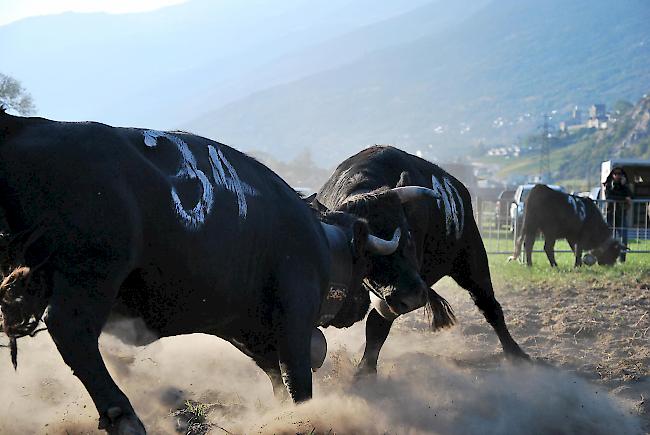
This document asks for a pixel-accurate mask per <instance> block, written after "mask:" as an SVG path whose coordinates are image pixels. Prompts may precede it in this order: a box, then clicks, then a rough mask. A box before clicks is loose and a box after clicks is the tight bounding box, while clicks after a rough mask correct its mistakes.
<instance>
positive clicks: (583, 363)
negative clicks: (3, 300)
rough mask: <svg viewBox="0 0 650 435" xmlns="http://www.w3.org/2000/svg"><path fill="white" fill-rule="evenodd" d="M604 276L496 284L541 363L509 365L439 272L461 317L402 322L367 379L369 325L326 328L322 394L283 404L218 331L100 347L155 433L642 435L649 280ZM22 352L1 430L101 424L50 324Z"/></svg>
mask: <svg viewBox="0 0 650 435" xmlns="http://www.w3.org/2000/svg"><path fill="white" fill-rule="evenodd" d="M599 282H600V281H597V280H594V281H593V282H592V283H589V282H587V283H586V284H584V283H583V284H581V285H573V284H571V285H570V284H563V285H553V286H550V285H537V284H536V285H535V286H530V287H518V288H512V287H510V286H508V285H502V286H501V288H498V289H497V297H498V299H499V301H500V302H501V304H502V305H503V307H504V311H505V314H506V319H507V321H508V324H509V326H510V330H511V333H512V335H513V337H514V338H515V339H516V340H517V341H518V342H519V343H520V344H521V346H522V347H523V348H524V349H525V350H526V351H527V352H528V353H529V354H530V355H531V357H533V361H534V362H533V363H532V364H514V365H513V364H510V363H508V362H506V361H505V360H504V359H503V357H502V354H501V350H500V346H499V343H498V340H497V339H496V336H495V334H494V333H493V332H492V330H491V328H490V327H489V326H488V325H487V323H486V322H485V320H484V319H483V317H482V316H481V314H480V313H479V312H478V310H477V309H476V308H475V307H474V305H473V303H472V302H471V300H470V298H469V295H468V294H467V292H465V291H464V290H462V289H460V288H458V287H457V286H456V285H455V284H453V282H451V281H449V280H445V281H443V282H441V283H439V284H438V285H437V286H436V289H437V290H438V291H439V292H440V293H441V294H443V295H444V296H445V297H446V298H447V299H448V300H449V302H450V303H451V304H452V306H453V307H454V309H455V312H456V315H457V318H458V320H459V322H458V324H457V325H456V326H454V327H453V328H451V329H448V330H445V331H442V332H436V333H431V332H429V331H427V330H426V318H425V316H424V314H423V313H422V312H415V313H412V314H410V315H408V316H405V317H403V318H401V319H399V320H398V322H397V325H396V328H395V329H394V331H392V333H391V336H390V337H389V340H388V342H387V343H386V345H385V348H384V351H383V353H382V357H381V359H380V368H379V376H378V378H377V380H374V381H373V380H365V381H360V382H355V381H354V380H353V373H354V365H355V363H356V360H357V359H358V358H359V357H360V354H361V346H362V343H363V325H361V324H359V325H355V327H353V328H350V329H347V330H330V329H328V330H326V331H325V332H326V336H327V339H328V343H329V353H328V358H327V360H326V363H325V365H324V366H323V368H321V369H320V370H319V371H318V372H316V373H315V374H314V381H315V384H314V385H315V389H314V397H315V398H314V400H312V401H310V402H308V403H306V404H303V405H300V406H298V407H295V406H292V405H289V404H277V403H276V402H275V401H274V399H273V396H272V391H271V386H270V383H269V381H268V379H267V378H266V376H265V375H264V374H263V373H262V372H261V371H260V370H259V369H257V367H256V366H255V365H254V364H253V363H252V362H251V361H250V360H249V359H248V358H246V357H245V356H244V355H242V354H241V353H239V352H238V351H236V350H235V349H234V348H232V347H231V346H230V345H229V344H227V343H225V342H222V341H221V340H218V339H216V338H213V337H208V336H203V335H192V336H186V337H175V338H171V339H163V340H159V341H158V342H156V343H154V344H152V345H150V346H148V347H146V348H137V349H136V348H132V347H128V346H126V345H124V344H122V343H121V342H119V341H117V340H116V339H114V338H112V337H110V336H102V339H101V344H102V351H103V353H104V355H105V359H106V360H107V364H108V366H109V368H110V370H111V373H113V375H114V376H115V378H116V380H117V382H118V384H119V385H120V386H121V387H122V389H123V390H124V391H125V392H126V394H127V395H128V396H129V397H130V398H131V401H132V403H133V404H134V406H135V408H136V410H137V411H138V413H139V414H140V416H141V417H142V419H143V420H144V422H145V424H146V425H147V427H148V429H149V433H153V434H173V433H193V434H202V433H210V434H223V433H237V434H244V433H263V434H273V433H278V434H279V433H286V434H295V433H304V434H317V433H319V434H320V433H322V434H335V433H336V434H344V433H367V434H384V433H390V434H432V433H436V434H504V433H508V434H509V433H539V434H557V433H565V434H583V433H584V434H612V433H617V434H638V433H641V434H642V433H646V434H647V433H650V409H649V407H648V403H647V401H648V397H649V396H650V376H649V374H650V344H649V343H650V293H649V292H650V290H649V289H648V286H647V285H646V284H644V283H636V284H635V283H629V282H628V283H627V284H624V285H623V284H621V285H619V284H616V283H610V284H602V283H599ZM578 287H579V288H578ZM2 342H3V343H4V341H2ZM19 348H20V353H19V369H18V371H17V372H16V373H14V371H13V369H12V368H11V365H10V361H9V355H8V351H6V349H0V350H3V351H5V352H1V353H0V379H2V382H3V388H2V389H0V401H2V403H3V406H2V407H0V434H30V433H35V434H36V433H38V434H41V433H47V434H59V433H70V434H77V433H79V434H89V433H96V432H97V431H96V429H95V428H96V425H97V420H96V415H95V410H94V407H93V404H92V402H91V401H90V399H89V398H88V396H87V394H86V393H85V391H84V390H83V387H82V386H81V384H80V383H79V382H78V381H77V380H76V379H75V378H74V377H73V376H72V374H71V372H70V370H69V369H68V368H67V367H66V366H65V365H64V364H63V362H62V361H61V358H60V356H59V355H58V354H57V352H56V349H55V348H54V346H53V344H52V343H51V340H50V338H49V336H48V335H47V333H43V334H40V335H39V336H37V337H36V338H34V339H29V340H27V339H25V340H21V342H20V343H19ZM5 353H6V355H5ZM179 409H181V411H178V410H179Z"/></svg>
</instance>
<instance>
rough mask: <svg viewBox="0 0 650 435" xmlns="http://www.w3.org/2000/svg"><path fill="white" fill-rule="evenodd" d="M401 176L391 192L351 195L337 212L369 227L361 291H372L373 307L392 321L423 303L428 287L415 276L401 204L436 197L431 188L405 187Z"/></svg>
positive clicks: (412, 238) (414, 255)
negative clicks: (393, 318) (355, 217)
mask: <svg viewBox="0 0 650 435" xmlns="http://www.w3.org/2000/svg"><path fill="white" fill-rule="evenodd" d="M408 182H409V180H408V179H407V175H406V173H403V174H402V177H401V179H400V182H399V183H398V184H397V186H396V187H395V188H392V189H386V188H384V189H379V190H376V191H372V192H368V193H363V194H359V195H355V196H353V197H350V198H348V199H347V200H346V201H345V202H344V203H343V204H342V205H341V206H340V207H339V208H338V211H341V212H345V213H349V214H352V215H354V216H358V217H361V218H363V219H365V220H366V221H367V222H368V228H369V232H370V234H371V236H369V237H368V238H367V243H366V245H365V247H364V251H363V254H364V255H365V257H366V260H367V261H366V264H367V269H366V273H365V279H364V286H365V287H366V288H367V289H368V290H369V291H370V292H371V299H372V300H373V305H374V306H375V308H376V309H378V311H379V312H380V313H381V314H382V315H384V317H396V316H397V315H399V314H403V313H407V312H409V311H412V310H414V309H416V308H419V307H422V306H423V305H424V304H425V303H426V300H427V299H426V298H427V292H428V290H429V289H428V286H427V285H426V283H425V282H424V281H423V280H422V278H421V277H420V274H419V269H420V261H419V259H418V254H417V249H416V237H417V235H416V234H414V233H416V230H417V229H415V228H410V227H409V224H408V221H407V219H406V214H405V211H404V207H403V205H404V204H406V203H409V202H412V201H415V200H418V199H423V198H430V197H432V196H435V193H434V192H433V191H432V190H431V189H427V188H424V187H418V186H407V185H406V184H408Z"/></svg>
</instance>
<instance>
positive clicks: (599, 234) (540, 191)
mask: <svg viewBox="0 0 650 435" xmlns="http://www.w3.org/2000/svg"><path fill="white" fill-rule="evenodd" d="M539 232H541V233H542V234H543V235H544V252H546V256H547V257H548V261H549V263H551V266H553V267H554V266H557V262H556V261H555V252H554V247H555V241H556V240H557V239H566V240H567V241H568V242H569V245H570V246H571V249H572V250H573V252H574V254H575V258H576V260H575V266H580V265H582V252H583V251H591V253H592V254H593V255H594V256H595V257H596V259H597V260H598V264H604V265H612V264H614V263H616V259H617V258H618V256H619V254H620V253H621V251H622V250H624V249H627V248H626V247H625V246H624V245H623V244H622V243H620V242H619V241H618V240H615V239H614V238H613V237H612V232H611V230H610V229H609V228H608V227H607V223H606V222H605V220H604V219H603V215H602V214H601V213H600V210H598V207H596V204H595V203H594V202H593V201H592V200H591V199H589V198H583V197H580V196H575V195H569V194H566V193H563V192H558V191H556V190H553V189H551V188H549V187H548V186H546V185H544V184H537V185H536V186H535V187H533V188H532V190H531V191H530V194H529V195H528V198H527V199H526V207H525V208H524V220H523V225H522V228H521V232H520V236H519V238H518V239H517V243H516V245H515V252H514V254H513V256H512V257H510V258H509V259H513V258H518V257H519V255H520V254H521V245H522V243H523V245H524V250H525V252H526V264H527V265H528V266H532V265H533V259H532V253H533V244H534V243H535V237H536V236H537V234H538V233H539Z"/></svg>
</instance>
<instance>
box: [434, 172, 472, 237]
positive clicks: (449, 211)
mask: <svg viewBox="0 0 650 435" xmlns="http://www.w3.org/2000/svg"><path fill="white" fill-rule="evenodd" d="M431 186H432V187H433V190H434V191H435V192H436V194H437V195H438V198H436V202H437V203H438V208H439V209H440V210H441V211H442V214H443V216H444V219H445V227H446V231H447V236H450V235H451V232H452V227H453V231H454V235H455V236H456V238H457V239H460V237H461V236H462V234H463V229H464V225H465V207H464V206H463V199H462V197H461V196H460V193H458V190H457V189H456V188H455V187H454V185H453V184H451V182H450V181H449V179H448V178H446V177H443V178H442V183H441V182H440V180H438V178H436V176H435V175H432V176H431Z"/></svg>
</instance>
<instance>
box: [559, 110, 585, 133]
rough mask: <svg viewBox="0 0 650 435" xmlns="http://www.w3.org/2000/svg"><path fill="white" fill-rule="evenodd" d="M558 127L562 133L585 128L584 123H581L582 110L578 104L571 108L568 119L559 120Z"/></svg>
mask: <svg viewBox="0 0 650 435" xmlns="http://www.w3.org/2000/svg"><path fill="white" fill-rule="evenodd" d="M559 127H560V131H561V132H562V133H564V132H567V131H572V130H579V129H581V128H585V127H586V125H585V124H583V123H582V110H580V109H579V108H578V106H574V107H573V110H571V116H570V117H569V119H567V120H566V121H562V122H560V126H559Z"/></svg>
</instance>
